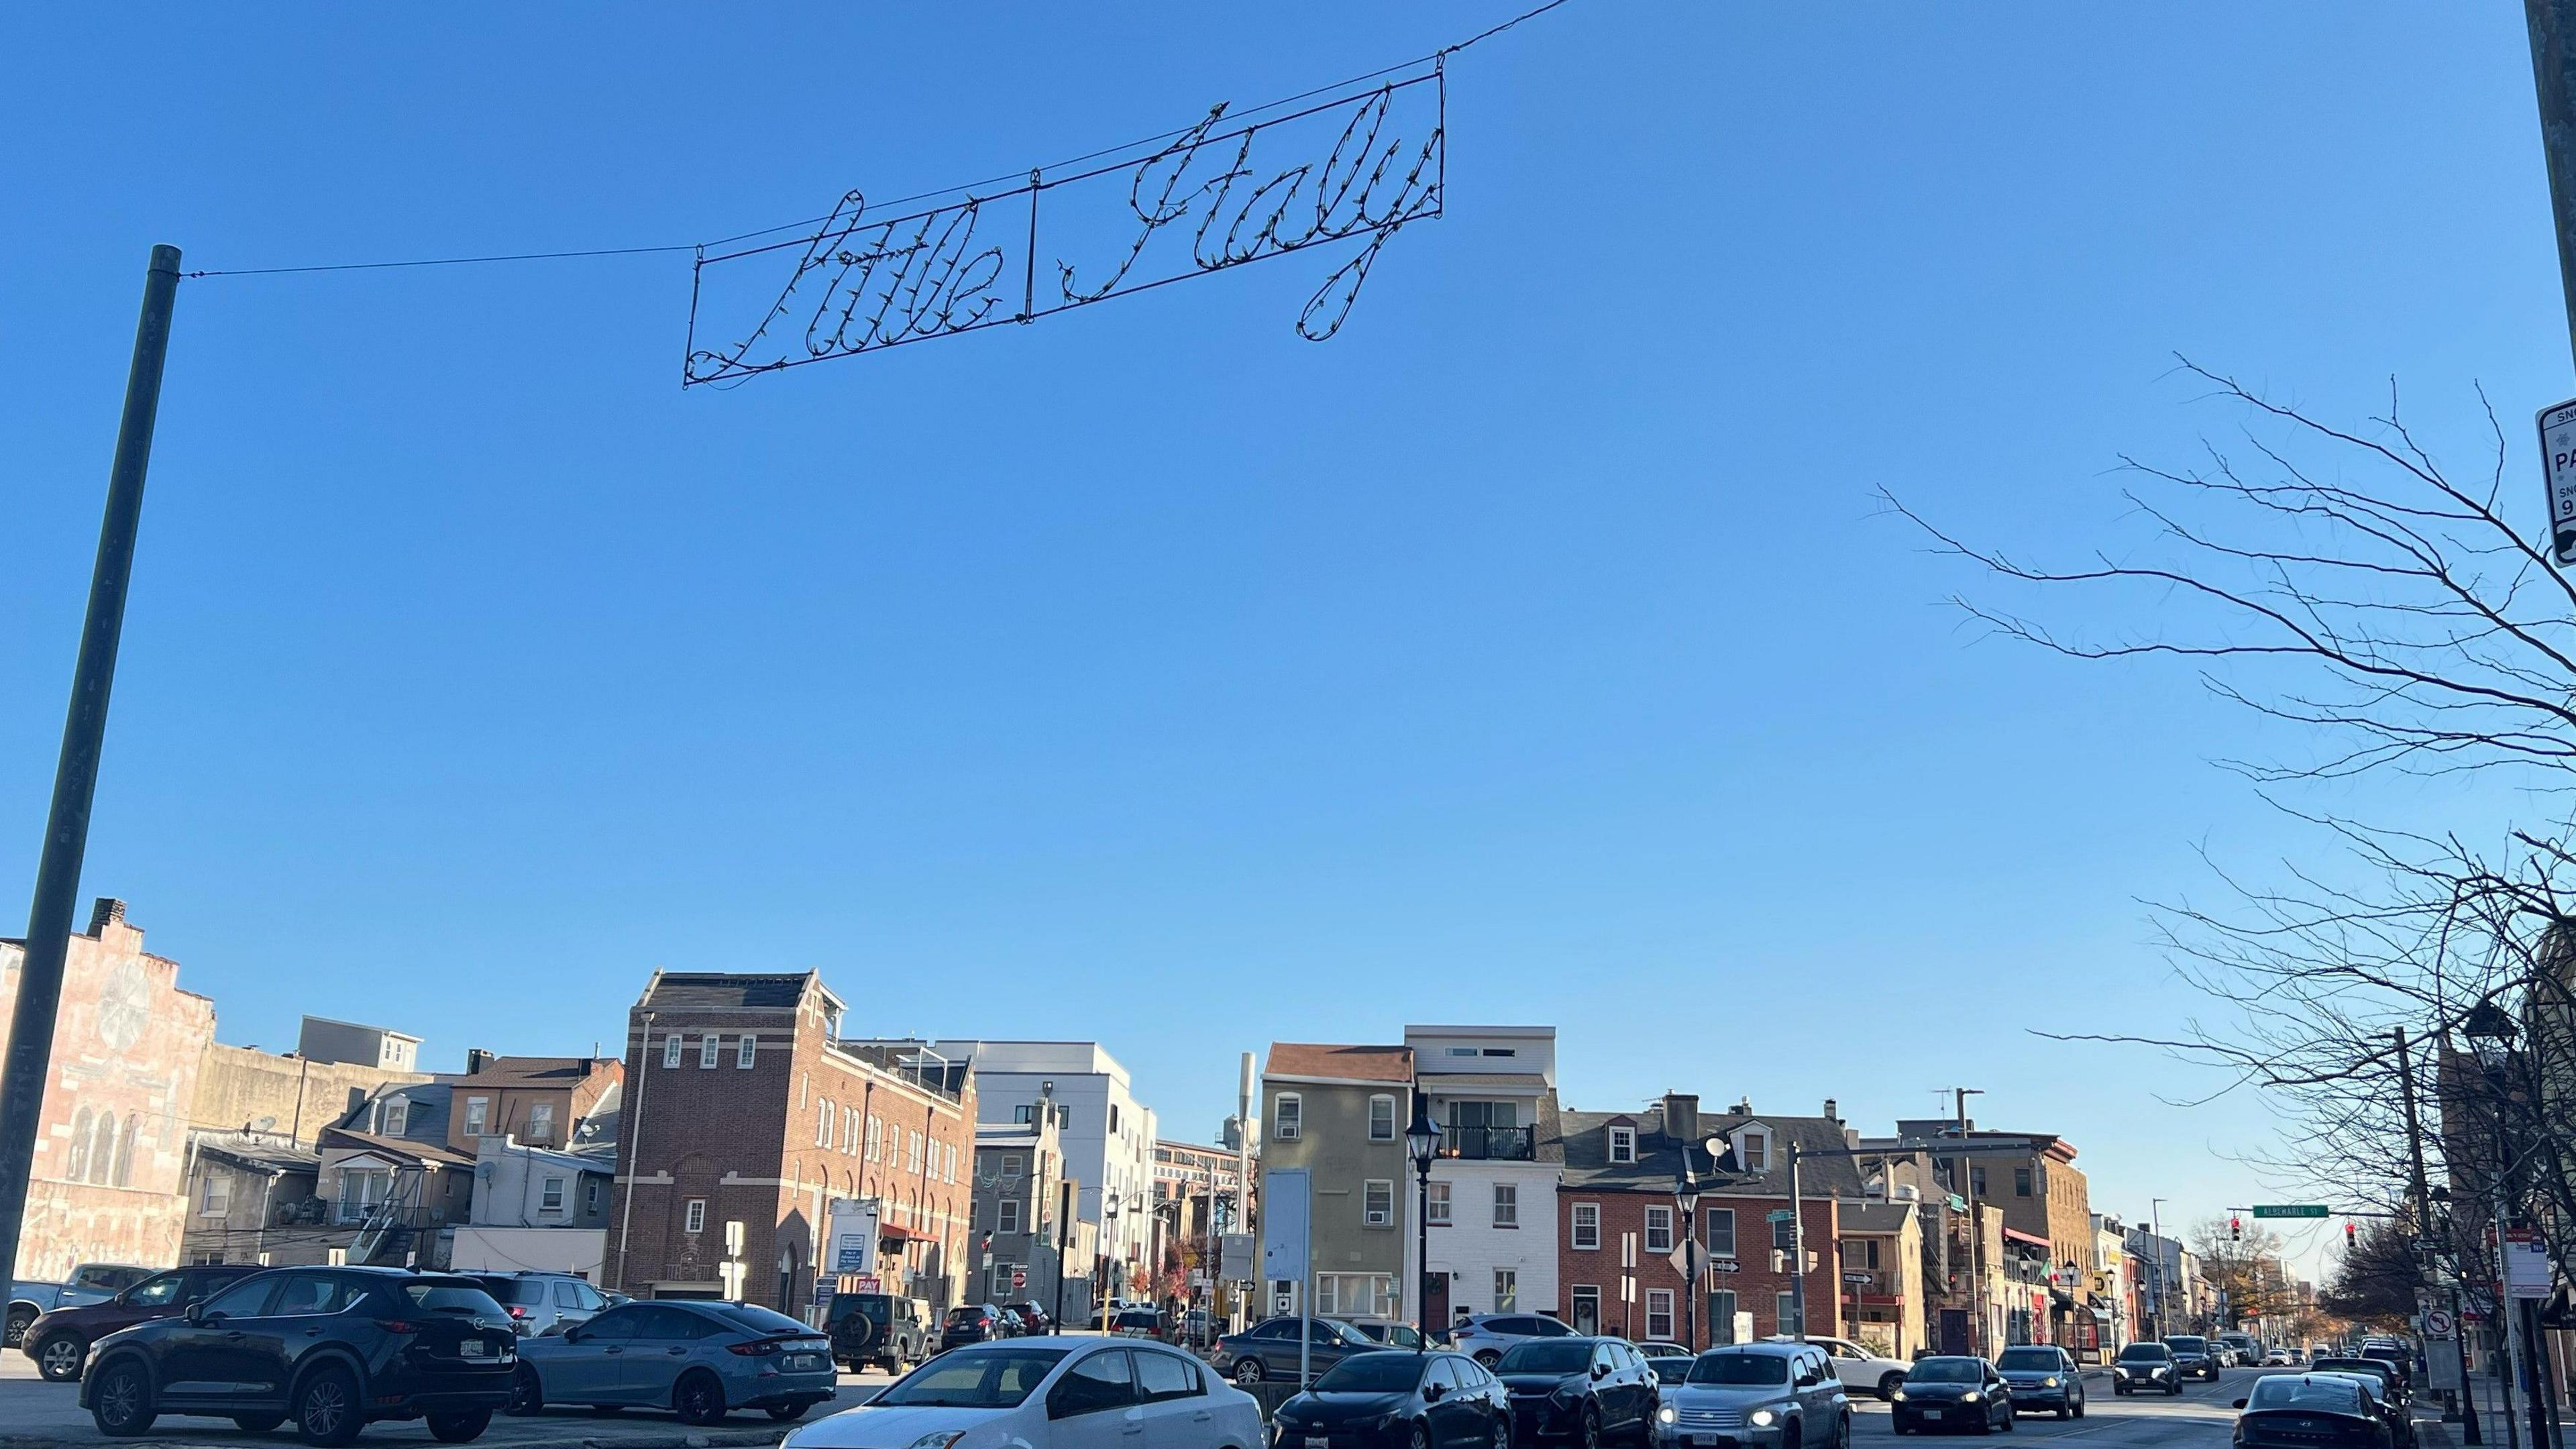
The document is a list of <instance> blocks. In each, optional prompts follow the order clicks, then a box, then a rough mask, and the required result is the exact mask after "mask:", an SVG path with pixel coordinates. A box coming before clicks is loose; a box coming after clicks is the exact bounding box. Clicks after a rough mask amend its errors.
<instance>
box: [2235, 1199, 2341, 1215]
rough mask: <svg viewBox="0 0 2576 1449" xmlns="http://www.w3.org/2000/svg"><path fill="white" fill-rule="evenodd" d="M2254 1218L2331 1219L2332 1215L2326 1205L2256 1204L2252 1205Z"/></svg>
mask: <svg viewBox="0 0 2576 1449" xmlns="http://www.w3.org/2000/svg"><path fill="white" fill-rule="evenodd" d="M2254 1216H2256V1217H2258V1218H2324V1217H2332V1216H2334V1214H2333V1213H2332V1212H2330V1211H2328V1210H2327V1208H2326V1205H2325V1204H2324V1203H2321V1202H2258V1203H2256V1204H2254Z"/></svg>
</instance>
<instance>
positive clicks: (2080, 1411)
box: [2075, 1394, 2084, 1419]
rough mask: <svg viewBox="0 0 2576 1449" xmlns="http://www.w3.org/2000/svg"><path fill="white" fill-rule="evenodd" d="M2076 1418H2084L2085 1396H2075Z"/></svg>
mask: <svg viewBox="0 0 2576 1449" xmlns="http://www.w3.org/2000/svg"><path fill="white" fill-rule="evenodd" d="M2075 1417H2077V1418H2079V1419H2081V1418H2083V1417H2084V1396H2083V1395H2082V1394H2077V1395H2076V1396H2075Z"/></svg>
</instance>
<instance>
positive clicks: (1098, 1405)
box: [781, 1337, 1264, 1449]
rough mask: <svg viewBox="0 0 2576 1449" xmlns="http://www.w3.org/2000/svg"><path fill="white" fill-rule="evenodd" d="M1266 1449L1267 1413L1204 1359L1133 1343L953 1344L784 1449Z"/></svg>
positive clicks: (807, 1428)
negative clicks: (1263, 1417)
mask: <svg viewBox="0 0 2576 1449" xmlns="http://www.w3.org/2000/svg"><path fill="white" fill-rule="evenodd" d="M1022 1446H1026V1449H1264V1439H1263V1435H1262V1430H1261V1407H1260V1405H1259V1404H1257V1403H1255V1402H1254V1401H1253V1398H1252V1396H1251V1395H1250V1394H1247V1393H1245V1392H1243V1391H1242V1390H1241V1389H1238V1388H1236V1387H1234V1386H1233V1385H1232V1384H1229V1383H1227V1382H1226V1381H1225V1380H1224V1379H1222V1378H1219V1377H1217V1376H1216V1375H1215V1374H1214V1373H1211V1372H1209V1370H1208V1369H1207V1367H1206V1366H1205V1365H1203V1364H1201V1363H1200V1362H1199V1361H1198V1360H1197V1359H1194V1358H1191V1357H1189V1356H1188V1355H1186V1354H1182V1353H1178V1352H1175V1351H1174V1350H1172V1349H1169V1348H1165V1347H1164V1346H1163V1345H1161V1344H1159V1343H1143V1342H1138V1341H1136V1340H1134V1339H1098V1338H1054V1337H1041V1338H1006V1339H1002V1340H1000V1341H998V1342H994V1343H977V1344H969V1345H967V1346H966V1347H964V1348H957V1349H951V1350H950V1351H948V1352H947V1353H943V1354H941V1355H940V1356H939V1357H937V1358H934V1359H932V1360H931V1361H930V1362H928V1363H926V1364H923V1365H922V1366H921V1367H919V1368H917V1369H914V1370H913V1371H912V1372H911V1373H909V1374H906V1375H904V1376H903V1378H902V1379H900V1380H898V1381H897V1382H896V1383H895V1384H894V1385H893V1386H892V1387H890V1388H888V1389H886V1391H885V1392H883V1393H881V1394H879V1395H877V1396H876V1398H875V1399H873V1400H871V1401H869V1402H868V1403H866V1404H863V1405H861V1406H859V1407H858V1408H855V1409H844V1410H842V1411H841V1412H840V1413H837V1414H834V1415H832V1416H830V1417H829V1418H823V1419H817V1420H815V1421H814V1422H813V1423H810V1424H802V1425H799V1426H797V1428H796V1430H795V1431H794V1432H793V1433H791V1434H789V1435H788V1436H787V1439H786V1442H785V1444H784V1445H782V1446H781V1449H1022Z"/></svg>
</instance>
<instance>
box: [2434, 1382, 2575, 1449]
mask: <svg viewBox="0 0 2576 1449" xmlns="http://www.w3.org/2000/svg"><path fill="white" fill-rule="evenodd" d="M2469 1396H2470V1400H2471V1402H2473V1403H2475V1404H2476V1405H2477V1406H2478V1415H2479V1422H2478V1427H2479V1429H2480V1431H2481V1432H2482V1433H2483V1434H2484V1435H2485V1443H2484V1444H2483V1445H2482V1446H2481V1449H2505V1445H2506V1444H2507V1443H2508V1442H2520V1441H2521V1440H2524V1439H2528V1438H2529V1437H2530V1436H2529V1435H2527V1434H2524V1433H2523V1430H2524V1429H2526V1428H2528V1427H2529V1426H2530V1423H2531V1418H2530V1416H2531V1406H2530V1405H2529V1404H2526V1403H2524V1402H2523V1400H2522V1395H2520V1394H2519V1393H2517V1394H2515V1395H2514V1400H2513V1409H2514V1414H2513V1420H2514V1422H2513V1431H2512V1434H2513V1438H2512V1439H2510V1440H2509V1439H2508V1436H2507V1434H2506V1430H2505V1423H2504V1388H2503V1386H2502V1385H2500V1384H2499V1383H2497V1382H2496V1380H2495V1377H2494V1376H2493V1375H2491V1374H2484V1373H2478V1374H2471V1375H2470V1376H2469ZM2415 1403H2416V1419H2415V1433H2416V1437H2417V1438H2418V1440H2419V1441H2420V1442H2421V1443H2422V1445H2423V1449H2461V1445H2460V1433H2461V1429H2462V1427H2463V1426H2461V1425H2459V1424H2445V1423H2443V1422H2441V1421H2440V1420H2439V1419H2428V1418H2426V1417H2424V1414H2425V1412H2426V1411H2427V1410H2431V1411H2435V1412H2438V1411H2439V1408H2440V1401H2439V1400H2437V1399H2435V1398H2434V1397H2433V1396H2432V1395H2431V1394H2430V1393H2429V1392H2428V1393H2425V1394H2421V1395H2418V1396H2417V1398H2416V1401H2415ZM2571 1423H2576V1415H2571V1414H2570V1413H2569V1412H2568V1406H2567V1405H2565V1404H2563V1403H2562V1404H2560V1405H2559V1406H2558V1425H2559V1428H2560V1430H2561V1431H2562V1433H2563V1431H2564V1430H2565V1429H2566V1428H2567V1427H2568V1426H2569V1425H2570V1424H2571ZM2522 1449H2532V1446H2531V1445H2529V1444H2528V1443H2525V1444H2523V1446H2522Z"/></svg>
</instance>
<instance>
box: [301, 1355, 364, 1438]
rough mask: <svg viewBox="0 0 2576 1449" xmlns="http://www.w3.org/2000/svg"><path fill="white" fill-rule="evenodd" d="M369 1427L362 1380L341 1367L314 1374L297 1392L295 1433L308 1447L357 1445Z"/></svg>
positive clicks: (327, 1367) (329, 1368) (337, 1366)
mask: <svg viewBox="0 0 2576 1449" xmlns="http://www.w3.org/2000/svg"><path fill="white" fill-rule="evenodd" d="M366 1425H367V1421H366V1418H365V1416H364V1413H363V1411H362V1409H361V1407H360V1405H359V1403H358V1376H357V1375H356V1374H353V1373H351V1372H349V1371H348V1370H347V1369H344V1368H342V1367H340V1366H339V1365H337V1364H331V1365H328V1366H326V1367H323V1368H319V1369H316V1370H314V1371H313V1374H312V1376H311V1377H309V1378H307V1379H305V1381H304V1382H303V1384H302V1385H300V1386H299V1387H298V1388H297V1389H296V1390H295V1432H296V1433H297V1434H298V1435H300V1436H302V1438H303V1440H304V1442H305V1443H307V1444H320V1445H335V1444H354V1443H356V1442H357V1441H358V1431H359V1430H360V1429H363V1428H365V1427H366Z"/></svg>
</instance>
